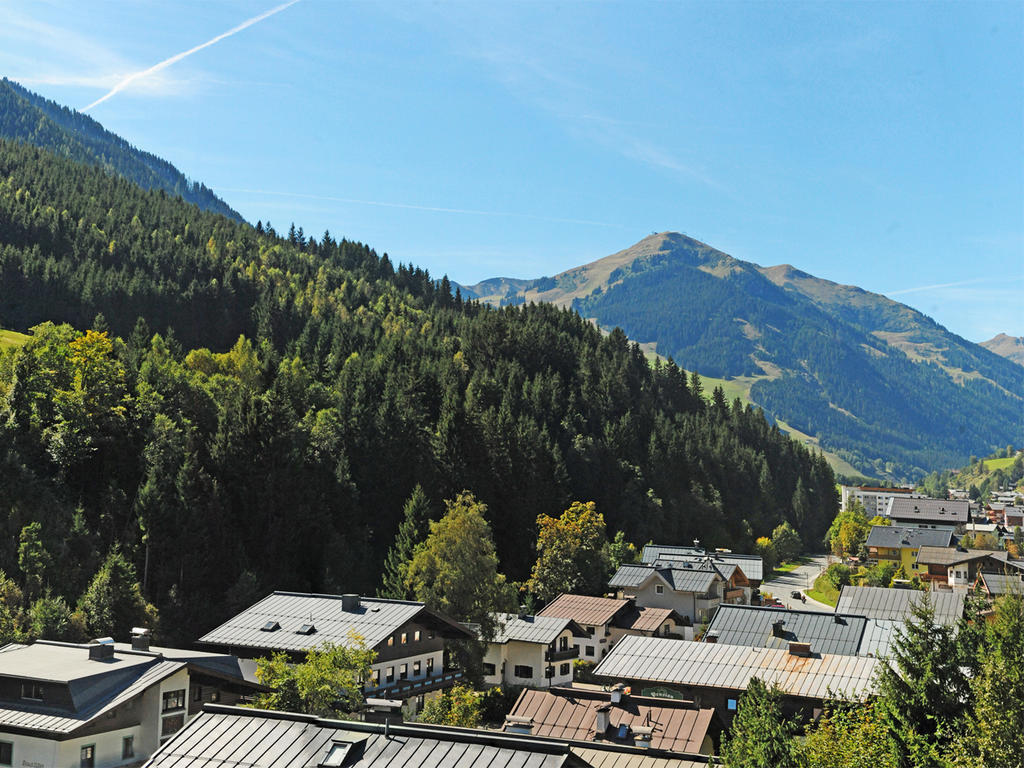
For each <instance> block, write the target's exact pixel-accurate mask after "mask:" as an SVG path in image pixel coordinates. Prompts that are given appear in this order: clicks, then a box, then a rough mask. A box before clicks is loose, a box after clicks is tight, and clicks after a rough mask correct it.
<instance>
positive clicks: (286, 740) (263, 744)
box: [145, 705, 586, 768]
mask: <svg viewBox="0 0 1024 768" xmlns="http://www.w3.org/2000/svg"><path fill="white" fill-rule="evenodd" d="M336 744H339V745H344V744H352V745H353V746H352V748H351V749H350V753H349V755H348V757H347V759H346V760H345V762H344V766H345V768H371V766H372V768H384V767H385V766H386V768H560V766H585V765H586V763H584V762H583V760H582V759H581V758H578V757H576V756H574V755H572V754H571V753H570V751H569V746H568V745H567V744H565V743H564V742H555V741H550V740H546V739H537V738H534V737H529V736H511V735H508V734H502V733H495V732H493V731H471V730H468V729H462V728H441V727H437V726H422V725H391V726H389V727H388V730H387V733H385V726H383V725H378V724H373V723H362V722H350V721H343V720H325V719H320V718H315V717H311V716H308V715H296V714H290V713H282V712H264V711H261V710H251V709H250V710H247V709H241V708H234V707H220V706H209V705H207V707H206V708H205V711H204V712H202V713H201V714H200V715H199V716H197V717H195V718H194V719H193V720H192V721H191V722H189V724H188V725H187V726H185V728H184V729H182V730H181V731H180V732H179V733H178V734H177V735H175V737H174V738H173V739H171V740H170V741H168V742H167V743H166V744H164V745H163V746H161V747H160V748H159V749H158V750H157V751H156V753H155V754H154V755H153V756H152V757H151V758H150V759H149V760H148V761H147V762H146V763H145V768H317V767H318V766H320V765H321V764H322V763H323V761H324V759H325V758H326V757H327V755H328V753H329V752H330V751H331V749H332V747H333V746H334V745H336Z"/></svg>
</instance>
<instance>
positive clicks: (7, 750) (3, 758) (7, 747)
mask: <svg viewBox="0 0 1024 768" xmlns="http://www.w3.org/2000/svg"><path fill="white" fill-rule="evenodd" d="M0 765H14V744H12V743H11V742H9V741H0Z"/></svg>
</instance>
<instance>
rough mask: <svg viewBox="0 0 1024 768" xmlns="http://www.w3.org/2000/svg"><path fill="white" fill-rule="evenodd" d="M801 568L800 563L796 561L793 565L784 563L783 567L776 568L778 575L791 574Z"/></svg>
mask: <svg viewBox="0 0 1024 768" xmlns="http://www.w3.org/2000/svg"><path fill="white" fill-rule="evenodd" d="M799 567H800V561H799V560H794V561H793V562H791V563H783V564H782V565H777V566H775V571H776V573H789V572H790V571H795V570H796V569H797V568H799Z"/></svg>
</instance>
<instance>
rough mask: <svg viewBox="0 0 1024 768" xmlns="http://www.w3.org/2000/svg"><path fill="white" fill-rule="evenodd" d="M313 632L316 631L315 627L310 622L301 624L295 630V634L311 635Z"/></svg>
mask: <svg viewBox="0 0 1024 768" xmlns="http://www.w3.org/2000/svg"><path fill="white" fill-rule="evenodd" d="M314 632H316V627H315V626H313V625H312V624H303V625H302V626H301V627H299V628H298V630H297V634H300V635H312V634H313V633H314Z"/></svg>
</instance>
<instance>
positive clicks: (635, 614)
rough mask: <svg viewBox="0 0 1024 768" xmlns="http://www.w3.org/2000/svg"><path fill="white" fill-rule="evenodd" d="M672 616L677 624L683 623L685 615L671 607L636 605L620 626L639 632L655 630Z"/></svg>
mask: <svg viewBox="0 0 1024 768" xmlns="http://www.w3.org/2000/svg"><path fill="white" fill-rule="evenodd" d="M670 618H674V619H675V621H676V624H679V623H682V620H683V617H682V616H680V615H679V614H678V613H676V612H675V611H673V610H672V609H671V608H643V607H641V606H636V607H635V608H634V609H633V610H632V611H631V612H630V613H627V614H626V615H625V616H624V617H623V620H622V621H621V622H619V624H618V626H620V627H622V628H623V629H634V630H636V631H637V632H653V631H655V630H656V629H658V628H660V627H661V626H662V625H664V623H665V622H666V621H668V620H669V619H670Z"/></svg>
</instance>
